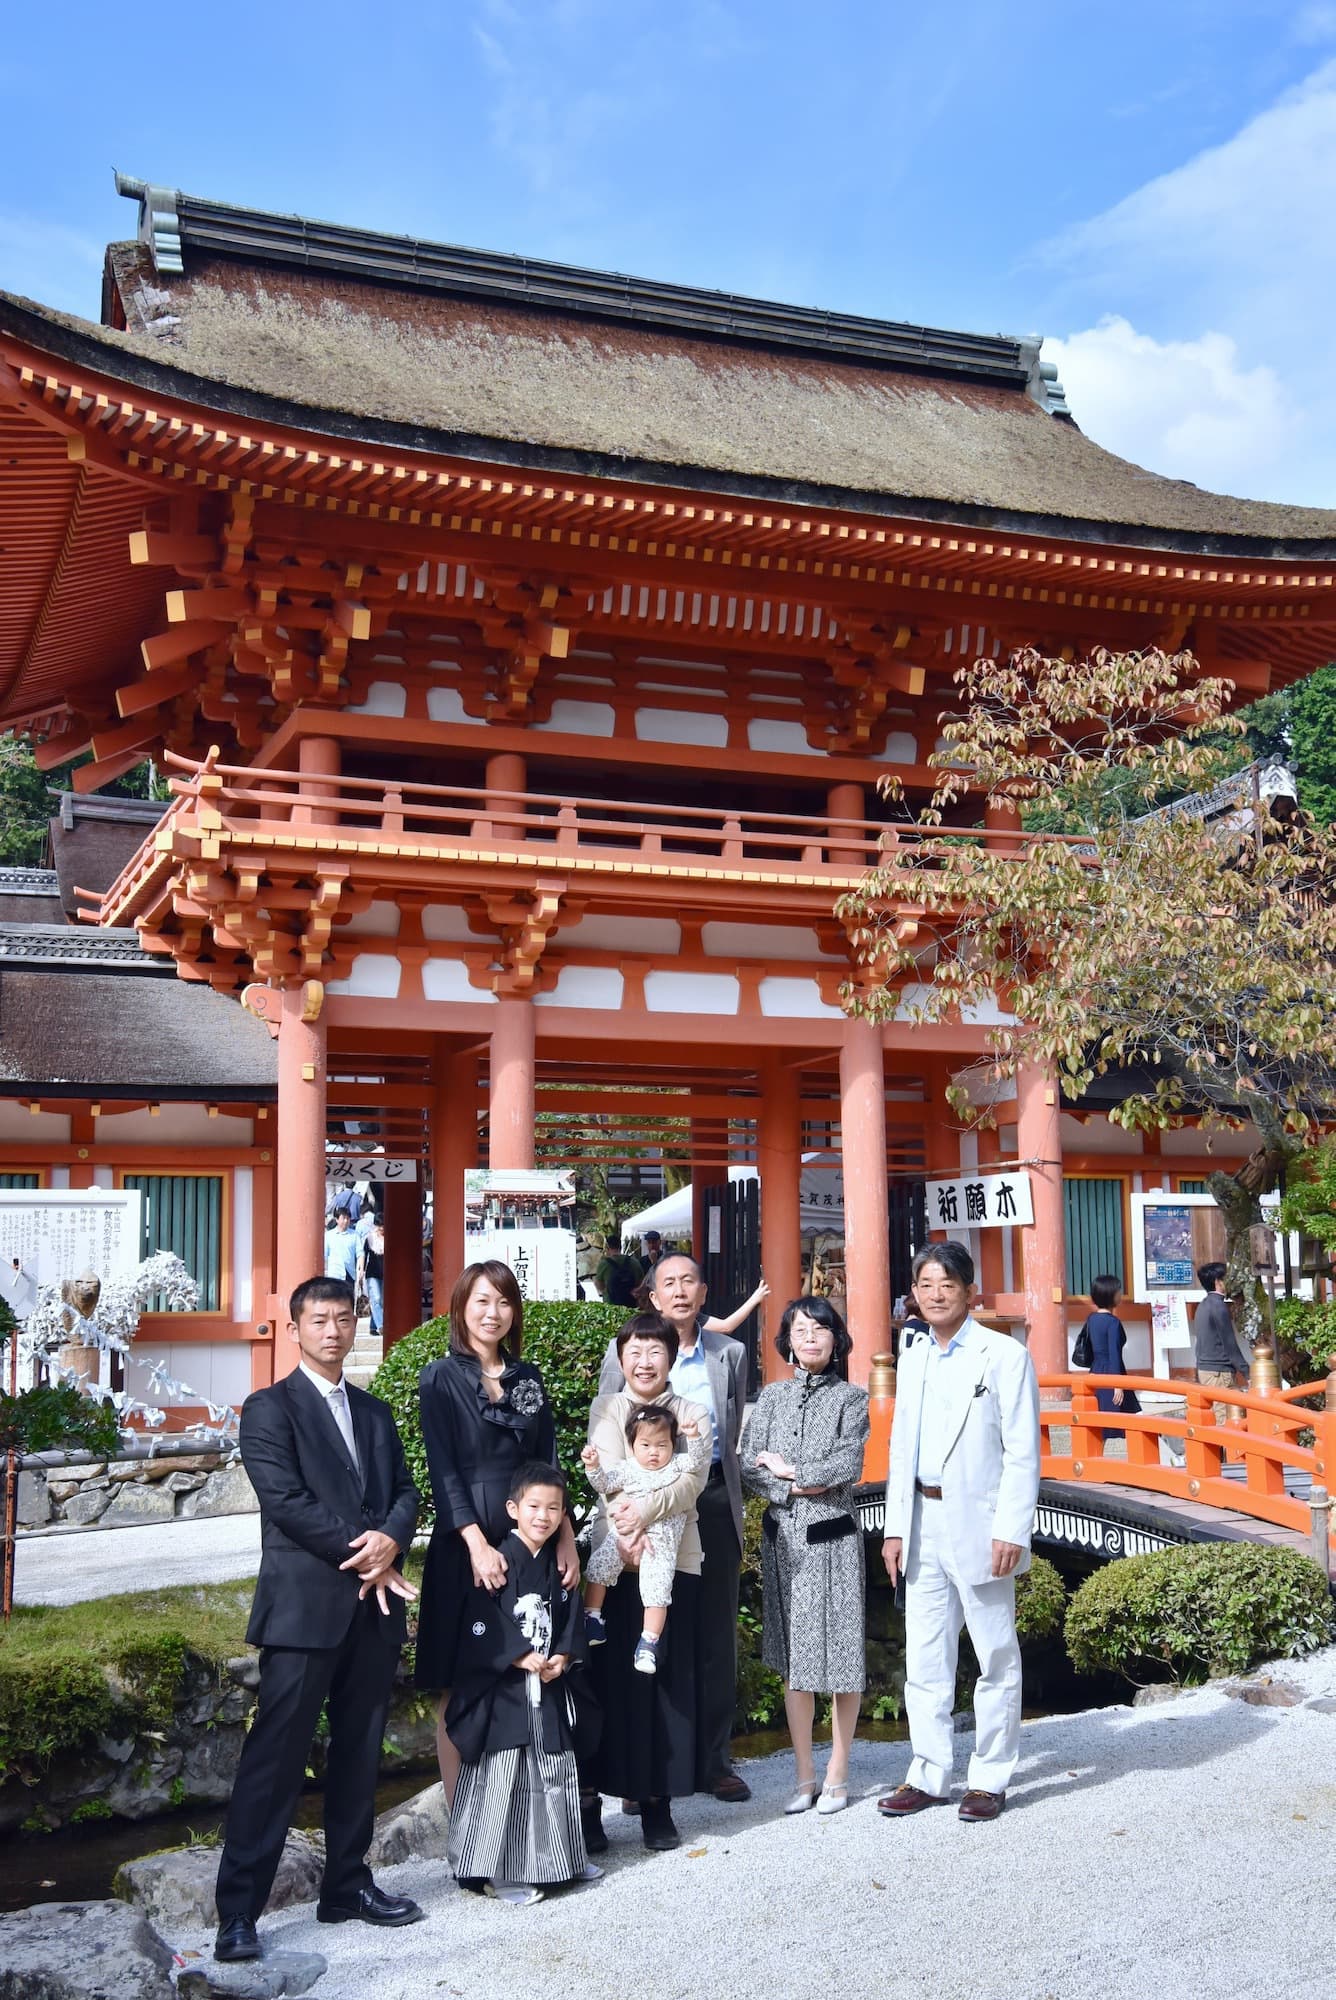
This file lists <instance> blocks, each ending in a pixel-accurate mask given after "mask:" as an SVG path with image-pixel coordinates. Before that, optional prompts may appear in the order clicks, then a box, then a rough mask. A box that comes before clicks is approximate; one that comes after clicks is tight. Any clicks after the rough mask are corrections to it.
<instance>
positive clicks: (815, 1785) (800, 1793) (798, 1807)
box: [784, 1778, 821, 1813]
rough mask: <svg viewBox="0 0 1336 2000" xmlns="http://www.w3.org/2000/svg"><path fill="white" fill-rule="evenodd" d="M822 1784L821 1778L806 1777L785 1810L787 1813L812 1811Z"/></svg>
mask: <svg viewBox="0 0 1336 2000" xmlns="http://www.w3.org/2000/svg"><path fill="white" fill-rule="evenodd" d="M820 1786H821V1780H820V1779H819V1778H804V1779H803V1781H802V1783H801V1784H800V1785H799V1786H798V1789H797V1791H796V1792H795V1793H794V1794H793V1797H792V1798H791V1799H790V1800H789V1802H788V1804H787V1805H786V1806H785V1808H784V1810H785V1812H786V1813H805V1812H810V1811H811V1810H812V1807H813V1806H814V1805H815V1804H816V1795H817V1792H818V1791H819V1789H820Z"/></svg>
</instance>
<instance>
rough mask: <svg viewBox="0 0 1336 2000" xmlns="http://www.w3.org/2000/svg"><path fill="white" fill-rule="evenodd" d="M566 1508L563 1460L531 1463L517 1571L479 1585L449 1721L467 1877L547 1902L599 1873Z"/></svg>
mask: <svg viewBox="0 0 1336 2000" xmlns="http://www.w3.org/2000/svg"><path fill="white" fill-rule="evenodd" d="M565 1511H566V1482H565V1479H564V1478H563V1477H562V1475H561V1473H560V1472H559V1471H558V1470H557V1469H556V1467H555V1466H551V1465H540V1464H537V1463H533V1464H529V1465H523V1466H521V1467H520V1469H519V1471H518V1472H517V1473H516V1475H515V1478H514V1480H513V1481H512V1483H511V1488H510V1498H509V1500H508V1501H507V1502H506V1512H507V1513H508V1514H509V1515H510V1518H511V1520H512V1521H513V1522H514V1523H515V1526H514V1528H513V1529H512V1531H511V1532H510V1534H508V1535H507V1536H506V1537H505V1539H504V1541H502V1542H501V1543H500V1544H499V1545H498V1546H499V1548H500V1552H501V1554H502V1555H503V1556H504V1557H505V1559H506V1580H505V1582H504V1584H503V1585H502V1586H501V1588H500V1590H498V1591H497V1592H496V1594H495V1596H493V1595H491V1594H490V1593H489V1592H487V1591H485V1590H482V1589H479V1588H478V1587H477V1586H476V1585H475V1586H474V1588H473V1590H472V1593H471V1598H470V1603H469V1608H468V1612H469V1615H468V1618H467V1621H466V1625H465V1631H464V1640H463V1645H462V1646H461V1648H460V1654H459V1673H458V1677H457V1679H456V1681H455V1686H454V1691H453V1693H452V1695H451V1697H450V1705H449V1708H448V1709H447V1711H446V1718H445V1726H446V1728H447V1730H448V1731H449V1733H450V1738H451V1741H452V1742H453V1743H454V1745H455V1747H456V1749H457V1750H458V1751H459V1754H460V1756H461V1758H462V1759H463V1767H462V1769H461V1771H460V1774H459V1785H458V1788H457V1790H456V1792H455V1803H454V1810H453V1811H452V1813H451V1816H450V1844H449V1848H448V1850H447V1858H448V1860H449V1863H450V1866H451V1868H452V1869H453V1870H454V1872H455V1875H456V1876H457V1878H458V1879H459V1881H460V1882H461V1883H462V1884H463V1885H464V1886H465V1887H466V1888H471V1889H477V1888H482V1889H484V1890H485V1891H486V1893H487V1894H489V1895H492V1896H499V1897H500V1898H501V1899H502V1901H504V1902H507V1903H537V1902H539V1901H541V1899H542V1896H543V1893H544V1889H545V1887H550V1886H552V1885H553V1884H555V1883H559V1882H596V1881H598V1880H599V1879H600V1877H601V1875H602V1872H603V1871H602V1870H601V1869H599V1868H595V1867H594V1866H593V1864H592V1863H591V1862H590V1860H589V1858H588V1856H587V1855H586V1853H585V1844H584V1835H583V1832H582V1831H581V1827H580V1784H579V1779H578V1777H577V1775H576V1769H575V1755H574V1751H573V1749H572V1741H571V1725H572V1720H573V1709H572V1705H571V1699H570V1694H569V1691H568V1689H567V1687H566V1684H565V1681H564V1679H563V1676H564V1674H565V1672H566V1669H567V1668H568V1667H569V1665H570V1663H571V1656H572V1654H573V1653H574V1652H575V1651H576V1649H577V1647H580V1646H582V1644H583V1635H582V1626H583V1610H582V1606H581V1602H580V1596H579V1593H578V1591H574V1590H570V1591H568V1590H565V1589H563V1588H562V1583H561V1579H560V1577H559V1575H558V1574H557V1561H556V1554H555V1542H554V1537H555V1535H556V1532H557V1530H558V1528H559V1527H560V1526H561V1522H562V1517H563V1515H564V1514H565Z"/></svg>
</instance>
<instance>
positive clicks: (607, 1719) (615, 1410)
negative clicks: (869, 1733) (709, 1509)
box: [580, 1313, 710, 1854]
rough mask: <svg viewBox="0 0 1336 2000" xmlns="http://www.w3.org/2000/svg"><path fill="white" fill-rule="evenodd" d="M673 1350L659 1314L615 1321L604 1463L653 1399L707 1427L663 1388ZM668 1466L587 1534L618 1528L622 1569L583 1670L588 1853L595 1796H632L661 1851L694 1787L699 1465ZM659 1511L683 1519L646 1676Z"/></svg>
mask: <svg viewBox="0 0 1336 2000" xmlns="http://www.w3.org/2000/svg"><path fill="white" fill-rule="evenodd" d="M676 1357H677V1334H676V1332H675V1331H674V1329H673V1328H672V1326H671V1325H670V1324H669V1322H668V1321H667V1320H665V1319H661V1318H660V1316H659V1315H658V1313H637V1314H636V1315H635V1316H634V1318H632V1319H629V1320H627V1322H626V1324H625V1325H624V1326H623V1327H622V1328H621V1330H620V1332H619V1333H618V1335H617V1359H618V1361H619V1362H620V1363H621V1367H622V1374H623V1376H624V1378H625V1382H626V1387H625V1388H624V1389H623V1390H621V1391H620V1392H619V1393H618V1394H617V1395H615V1396H600V1397H598V1398H597V1400H596V1401H595V1403H594V1405H593V1408H592V1409H591V1410H590V1413H589V1441H590V1443H591V1444H592V1445H594V1446H596V1447H597V1450H598V1455H599V1460H600V1463H601V1464H602V1465H603V1467H604V1470H605V1471H606V1470H607V1468H608V1467H609V1466H610V1465H615V1464H616V1463H617V1462H618V1461H619V1460H623V1459H626V1458H628V1457H629V1456H630V1453H631V1447H630V1445H629V1443H628V1442H627V1437H626V1423H627V1418H628V1417H629V1416H630V1414H631V1412H632V1411H633V1410H634V1409H636V1408H637V1407H638V1406H641V1405H644V1404H646V1403H654V1404H663V1405H666V1406H667V1407H668V1408H669V1409H670V1410H671V1411H672V1413H673V1415H674V1416H675V1417H676V1419H677V1421H678V1424H679V1425H681V1426H683V1427H685V1426H686V1425H688V1424H699V1425H701V1426H702V1427H705V1426H708V1424H709V1422H710V1417H709V1412H708V1411H706V1410H702V1409H701V1408H700V1407H699V1405H697V1404H695V1403H688V1402H685V1401H684V1400H683V1399H682V1398H681V1397H680V1396H677V1395H674V1394H673V1391H672V1388H671V1386H670V1384H669V1380H668V1376H669V1370H670V1369H671V1368H672V1365H673V1362H674V1360H675V1359H676ZM674 1464H675V1466H677V1467H679V1468H680V1470H678V1473H677V1477H676V1479H675V1480H674V1481H673V1482H672V1483H671V1484H670V1485H666V1486H661V1487H660V1488H659V1489H658V1490H657V1492H655V1493H654V1494H653V1495H652V1496H650V1495H645V1494H634V1493H619V1494H618V1495H617V1496H616V1497H615V1498H614V1499H612V1500H611V1501H604V1502H601V1503H600V1505H599V1512H598V1518H597V1520H596V1521H595V1523H594V1528H593V1535H594V1538H595V1539H596V1540H597V1539H601V1538H602V1537H603V1536H604V1535H607V1534H616V1535H617V1537H618V1540H619V1543H620V1544H621V1549H622V1559H623V1562H624V1563H625V1565H626V1567H625V1568H624V1569H623V1571H622V1575H621V1577H620V1579H619V1581H618V1582H617V1583H616V1584H614V1585H613V1587H612V1588H611V1589H610V1590H609V1592H608V1594H607V1597H606V1599H605V1600H604V1605H603V1616H604V1621H605V1625H606V1630H607V1638H606V1643H604V1644H599V1645H596V1646H595V1647H594V1649H593V1651H592V1652H591V1653H590V1656H589V1668H588V1674H589V1679H590V1682H591V1683H592V1688H593V1693H594V1696H595V1698H596V1700H597V1702H598V1704H599V1706H600V1707H601V1710H602V1728H601V1732H600V1735H599V1739H598V1747H597V1749H596V1750H595V1751H594V1752H593V1753H592V1754H590V1753H588V1752H586V1753H585V1754H584V1755H582V1756H581V1757H580V1786H581V1816H582V1818H583V1820H584V1836H585V1844H586V1846H587V1847H588V1849H589V1852H590V1853H591V1854H601V1853H603V1851H604V1849H605V1848H606V1847H607V1844H608V1837H607V1834H606V1833H605V1832H604V1831H603V1820H602V1800H601V1798H600V1794H601V1793H603V1792H607V1793H610V1794H611V1795H612V1796H613V1797H614V1798H617V1797H620V1798H622V1799H634V1800H636V1801H638V1803H639V1807H640V1833H641V1839H642V1840H643V1841H644V1844H645V1846H646V1847H649V1848H669V1847H676V1846H678V1845H679V1836H678V1832H677V1828H676V1827H675V1826H674V1824H673V1816H672V1809H671V1801H672V1799H673V1798H674V1797H675V1796H676V1797H681V1796H683V1795H685V1794H686V1793H689V1792H693V1791H694V1790H695V1789H696V1620H697V1616H698V1612H699V1604H698V1598H699V1593H700V1569H701V1547H700V1532H699V1529H698V1527H697V1525H696V1501H697V1499H698V1498H699V1496H700V1491H701V1488H702V1487H703V1486H704V1484H705V1481H706V1478H707V1477H708V1473H709V1467H708V1464H706V1463H702V1464H700V1465H699V1467H697V1468H695V1469H693V1468H692V1467H691V1466H690V1465H689V1464H688V1461H687V1460H686V1459H685V1458H681V1459H677V1460H675V1461H674ZM664 1514H674V1515H682V1516H684V1517H685V1520H686V1526H685V1528H684V1530H683V1533H682V1540H681V1543H680V1544H679V1547H678V1551H677V1568H676V1573H675V1574H674V1577H673V1602H672V1608H671V1609H670V1611H669V1613H668V1623H667V1626H666V1627H665V1629H664V1633H663V1636H662V1638H661V1639H660V1640H659V1643H658V1647H657V1650H656V1668H655V1671H654V1673H653V1674H647V1673H644V1672H643V1671H639V1670H638V1669H637V1668H636V1664H635V1655H636V1642H637V1641H638V1640H639V1638H640V1636H641V1633H642V1632H643V1630H644V1625H645V1615H644V1606H643V1604H642V1601H641V1596H640V1577H639V1572H638V1567H637V1566H638V1564H639V1561H640V1550H639V1546H638V1544H639V1541H640V1531H641V1529H642V1528H643V1526H644V1525H645V1524H646V1522H648V1521H649V1520H651V1519H654V1518H660V1517H661V1516H662V1515H664Z"/></svg>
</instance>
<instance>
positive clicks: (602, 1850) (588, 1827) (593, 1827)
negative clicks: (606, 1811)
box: [580, 1798, 608, 1854]
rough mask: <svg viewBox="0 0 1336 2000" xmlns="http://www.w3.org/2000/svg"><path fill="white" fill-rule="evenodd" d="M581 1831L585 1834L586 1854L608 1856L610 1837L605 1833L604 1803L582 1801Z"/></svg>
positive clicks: (595, 1800) (596, 1800) (599, 1801)
mask: <svg viewBox="0 0 1336 2000" xmlns="http://www.w3.org/2000/svg"><path fill="white" fill-rule="evenodd" d="M580 1830H581V1832H582V1833H583V1834H584V1844H585V1853H586V1854H606V1853H607V1851H608V1836H607V1834H606V1833H605V1832H604V1831H603V1801H602V1799H601V1798H595V1799H592V1800H590V1801H589V1802H588V1803H586V1802H585V1800H583V1799H581V1801H580Z"/></svg>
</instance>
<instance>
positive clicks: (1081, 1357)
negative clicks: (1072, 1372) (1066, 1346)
mask: <svg viewBox="0 0 1336 2000" xmlns="http://www.w3.org/2000/svg"><path fill="white" fill-rule="evenodd" d="M1094 1359H1095V1350H1094V1348H1093V1347H1092V1346H1091V1345H1090V1325H1089V1322H1088V1321H1087V1323H1086V1324H1085V1325H1084V1326H1083V1327H1082V1328H1081V1331H1080V1332H1079V1333H1078V1334H1077V1336H1076V1345H1075V1347H1073V1349H1072V1367H1073V1368H1089V1367H1090V1366H1091V1364H1092V1363H1093V1361H1094Z"/></svg>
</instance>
